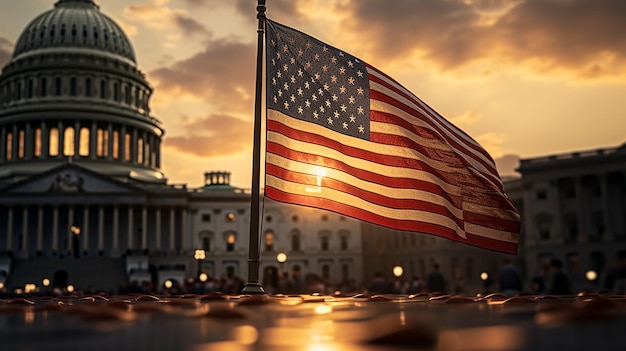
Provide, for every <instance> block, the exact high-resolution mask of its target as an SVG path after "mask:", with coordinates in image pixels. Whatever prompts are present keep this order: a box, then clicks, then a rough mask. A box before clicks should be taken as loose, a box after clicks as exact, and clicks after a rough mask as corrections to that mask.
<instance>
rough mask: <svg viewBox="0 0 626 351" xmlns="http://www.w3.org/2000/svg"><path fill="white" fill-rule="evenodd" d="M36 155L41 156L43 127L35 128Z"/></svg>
mask: <svg viewBox="0 0 626 351" xmlns="http://www.w3.org/2000/svg"><path fill="white" fill-rule="evenodd" d="M33 151H34V154H35V157H41V128H35V150H33Z"/></svg>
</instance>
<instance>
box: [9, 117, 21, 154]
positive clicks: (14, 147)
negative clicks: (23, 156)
mask: <svg viewBox="0 0 626 351" xmlns="http://www.w3.org/2000/svg"><path fill="white" fill-rule="evenodd" d="M12 133H13V139H12V140H11V160H17V156H18V155H19V152H18V150H17V149H18V146H19V143H18V140H19V139H20V136H19V135H18V134H19V133H18V131H17V124H13V132H12Z"/></svg>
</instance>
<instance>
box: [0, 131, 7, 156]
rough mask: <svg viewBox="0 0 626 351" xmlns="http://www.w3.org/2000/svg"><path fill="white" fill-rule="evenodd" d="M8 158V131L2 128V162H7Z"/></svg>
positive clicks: (0, 133) (0, 138)
mask: <svg viewBox="0 0 626 351" xmlns="http://www.w3.org/2000/svg"><path fill="white" fill-rule="evenodd" d="M6 157H7V129H6V128H5V127H2V129H1V130H0V160H6Z"/></svg>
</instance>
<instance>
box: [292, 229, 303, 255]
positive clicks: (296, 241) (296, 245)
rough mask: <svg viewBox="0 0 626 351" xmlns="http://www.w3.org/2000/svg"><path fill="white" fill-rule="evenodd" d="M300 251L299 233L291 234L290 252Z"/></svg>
mask: <svg viewBox="0 0 626 351" xmlns="http://www.w3.org/2000/svg"><path fill="white" fill-rule="evenodd" d="M300 250H301V244H300V233H299V232H295V233H293V234H291V251H300Z"/></svg>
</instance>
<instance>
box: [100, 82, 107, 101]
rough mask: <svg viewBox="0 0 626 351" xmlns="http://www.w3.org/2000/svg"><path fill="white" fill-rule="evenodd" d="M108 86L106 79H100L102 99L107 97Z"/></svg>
mask: <svg viewBox="0 0 626 351" xmlns="http://www.w3.org/2000/svg"><path fill="white" fill-rule="evenodd" d="M106 87H107V83H106V82H105V81H104V79H101V80H100V98H101V99H106V97H107V93H106Z"/></svg>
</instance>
